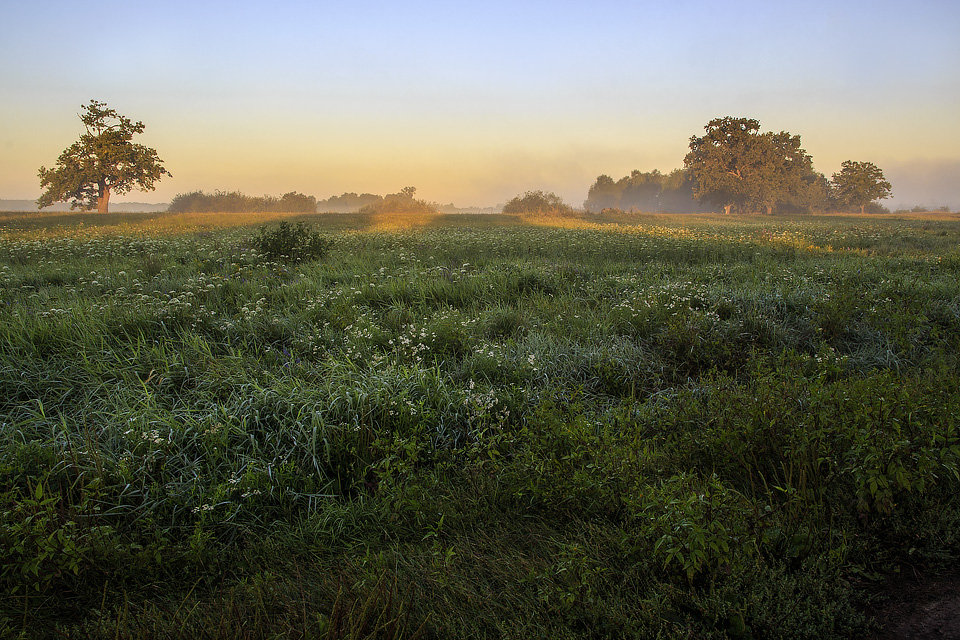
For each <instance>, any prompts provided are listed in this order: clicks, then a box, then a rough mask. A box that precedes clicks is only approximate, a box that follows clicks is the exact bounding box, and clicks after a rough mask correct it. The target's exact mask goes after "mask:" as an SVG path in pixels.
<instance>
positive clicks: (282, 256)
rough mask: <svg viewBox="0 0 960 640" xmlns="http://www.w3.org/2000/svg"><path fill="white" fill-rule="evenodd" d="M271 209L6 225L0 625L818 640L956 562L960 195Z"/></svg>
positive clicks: (846, 629) (218, 632) (83, 633)
mask: <svg viewBox="0 0 960 640" xmlns="http://www.w3.org/2000/svg"><path fill="white" fill-rule="evenodd" d="M43 220H46V221H47V223H48V224H46V225H44V224H41V223H42V221H43ZM298 220H299V221H303V222H305V223H307V224H310V225H314V226H315V228H316V229H317V232H318V235H310V236H309V237H312V238H317V240H316V242H318V243H321V242H322V244H323V246H324V249H325V250H326V249H329V250H328V251H326V253H325V254H324V252H317V253H316V254H313V255H314V256H315V257H316V259H311V258H310V255H311V254H309V253H308V254H304V255H305V256H306V257H304V259H300V260H291V259H288V257H287V256H288V255H289V253H285V252H284V251H277V252H272V253H271V252H267V251H261V250H260V248H262V247H263V246H266V245H263V244H262V243H258V242H256V241H255V239H256V238H261V239H263V238H264V237H266V236H265V235H264V234H265V233H268V231H269V229H270V228H272V227H269V228H268V231H265V232H260V233H259V235H257V234H258V231H257V227H256V224H257V223H259V222H261V220H259V219H255V218H253V217H249V216H248V217H229V216H219V217H218V216H213V217H209V216H208V215H207V214H205V215H204V216H192V217H191V216H188V217H183V216H179V217H178V216H154V215H151V216H143V217H141V218H138V219H135V220H130V219H126V220H125V221H124V220H121V221H116V222H115V221H113V220H105V219H97V218H91V220H90V221H86V220H85V219H84V225H83V226H80V225H79V224H78V223H77V221H78V218H72V217H70V216H58V217H50V218H28V217H19V218H18V217H7V218H5V219H4V220H3V221H2V223H0V224H2V227H0V230H2V232H0V302H2V306H0V338H2V339H0V546H2V550H3V553H2V554H0V630H2V631H3V633H5V634H10V635H17V634H20V633H23V634H25V635H31V634H36V635H48V634H59V635H67V636H68V637H89V636H95V637H96V636H104V637H106V636H108V635H109V636H110V637H140V636H142V635H144V634H145V633H147V631H146V630H148V629H152V630H154V631H153V633H156V634H157V635H167V636H170V635H181V636H184V637H187V636H191V637H192V636H194V635H196V634H198V633H201V630H202V633H205V634H207V635H210V636H212V637H247V636H249V637H262V636H265V635H290V636H294V637H414V636H416V635H417V634H426V635H430V634H433V635H437V636H442V637H481V636H483V637H498V636H505V637H623V636H633V637H655V636H661V637H690V636H696V637H726V636H734V637H749V636H750V635H754V636H757V637H848V636H856V635H857V634H862V633H864V632H866V631H868V630H869V629H870V628H871V624H873V623H872V622H871V621H870V620H869V619H868V618H867V617H866V616H865V615H864V614H863V613H862V611H864V610H865V604H866V602H867V600H868V599H869V598H870V597H871V596H870V594H871V593H872V591H871V588H870V585H871V584H874V583H876V582H878V581H880V580H883V579H885V578H887V577H889V576H891V575H895V574H896V573H897V572H905V571H911V572H912V571H930V572H937V571H939V570H941V569H942V568H943V567H947V566H950V565H951V563H954V562H955V561H956V560H957V554H958V552H960V539H958V534H957V531H960V527H958V525H960V502H958V498H957V496H958V495H960V492H958V489H960V475H958V465H960V434H958V424H957V422H958V418H957V416H958V415H960V384H958V383H960V378H958V374H957V371H958V370H960V368H958V362H957V359H958V358H957V354H958V353H960V304H958V300H960V278H958V275H960V252H958V250H957V246H958V240H960V221H957V220H954V219H952V218H950V217H943V216H941V217H939V218H936V219H913V218H910V219H903V218H888V217H885V218H882V219H878V218H870V219H867V218H858V217H849V218H836V217H826V218H783V219H781V218H763V219H752V218H731V219H725V218H720V217H716V216H692V217H679V216H619V217H617V218H616V219H608V218H604V217H599V216H598V217H594V218H591V219H589V220H578V219H571V218H562V219H558V220H548V219H537V220H523V219H520V218H517V217H513V216H489V217H487V216H469V217H468V216H463V217H461V216H432V217H430V218H429V219H419V218H417V219H403V220H399V221H395V222H396V224H389V225H388V224H386V221H384V220H381V219H379V218H376V217H370V216H359V215H346V216H338V215H323V216H314V217H309V216H308V217H301V218H298ZM304 233H306V231H304ZM305 237H307V236H305ZM271 246H272V245H271ZM377 634H379V635H377Z"/></svg>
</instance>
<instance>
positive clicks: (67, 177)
mask: <svg viewBox="0 0 960 640" xmlns="http://www.w3.org/2000/svg"><path fill="white" fill-rule="evenodd" d="M81 108H82V109H83V111H84V113H82V114H80V121H81V122H83V126H84V128H85V129H86V131H85V132H84V133H82V134H81V135H80V139H79V140H77V141H76V142H74V143H73V144H72V145H70V146H69V147H67V148H66V149H65V150H64V151H63V153H61V154H60V157H59V158H58V159H57V166H56V167H54V168H53V169H47V168H46V167H40V172H39V174H40V187H41V188H43V189H46V191H44V192H43V194H42V195H41V196H40V198H39V199H38V200H37V206H38V207H39V208H41V209H42V208H44V207H47V206H49V205H51V204H53V203H54V202H66V201H68V200H69V201H70V208H71V209H77V208H80V209H84V210H87V211H89V210H91V209H93V208H94V207H96V209H97V211H98V212H100V213H106V212H107V209H108V207H109V203H110V194H111V193H119V194H123V193H127V192H128V191H130V190H131V189H133V188H134V187H136V188H137V189H139V190H141V191H152V190H153V189H154V184H155V183H156V182H157V181H158V180H160V178H162V177H163V176H165V175H167V176H170V175H171V173H170V172H169V171H167V170H166V169H164V168H163V161H162V160H160V158H159V157H158V156H157V152H156V151H155V150H153V149H150V148H149V147H145V146H143V145H142V144H134V143H132V142H131V140H133V136H134V135H135V134H138V133H143V129H144V126H143V123H142V122H132V121H131V120H130V119H129V118H127V117H125V116H122V115H120V114H119V113H117V112H116V111H115V110H114V109H110V108H108V107H107V105H106V103H105V102H99V101H97V100H91V101H90V104H86V105H83V106H82V107H81Z"/></svg>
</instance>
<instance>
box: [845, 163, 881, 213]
mask: <svg viewBox="0 0 960 640" xmlns="http://www.w3.org/2000/svg"><path fill="white" fill-rule="evenodd" d="M840 167H841V169H840V173H835V174H833V181H832V182H833V193H834V197H835V198H836V200H837V202H839V203H840V204H841V205H847V206H855V207H860V213H863V212H864V209H866V206H867V205H868V204H870V203H871V202H873V201H874V200H883V199H884V198H889V197H890V194H891V192H892V191H891V186H890V183H889V182H887V180H886V178H884V177H883V171H881V170H880V167H878V166H877V165H875V164H873V163H872V162H855V161H853V160H844V161H843V163H841V165H840Z"/></svg>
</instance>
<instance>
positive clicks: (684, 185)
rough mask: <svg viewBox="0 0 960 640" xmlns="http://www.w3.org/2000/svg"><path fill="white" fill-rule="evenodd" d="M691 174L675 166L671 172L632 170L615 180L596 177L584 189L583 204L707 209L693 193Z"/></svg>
mask: <svg viewBox="0 0 960 640" xmlns="http://www.w3.org/2000/svg"><path fill="white" fill-rule="evenodd" d="M694 185H695V182H694V179H693V175H692V174H691V173H690V172H689V171H685V170H683V169H676V170H674V171H671V172H670V173H666V174H664V173H660V172H659V171H657V170H653V171H648V172H642V171H637V170H634V171H632V172H631V173H630V175H629V176H624V177H623V178H620V179H619V180H617V181H614V180H613V178H611V177H610V176H607V175H602V176H599V177H598V178H597V181H596V182H594V183H593V186H591V187H590V191H589V192H587V199H586V200H585V201H584V203H583V208H584V209H586V210H587V211H590V212H592V213H598V212H600V211H603V210H604V209H620V210H622V211H631V210H634V211H655V212H665V213H691V212H699V211H709V210H711V209H712V207H711V206H710V205H709V204H708V203H705V202H700V201H699V200H697V199H696V198H694V197H693V189H694Z"/></svg>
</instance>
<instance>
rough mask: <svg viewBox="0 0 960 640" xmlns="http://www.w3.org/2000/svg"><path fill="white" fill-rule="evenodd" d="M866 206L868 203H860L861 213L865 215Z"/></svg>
mask: <svg viewBox="0 0 960 640" xmlns="http://www.w3.org/2000/svg"><path fill="white" fill-rule="evenodd" d="M866 208H867V205H865V204H862V205H860V215H863V210H864V209H866Z"/></svg>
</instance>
